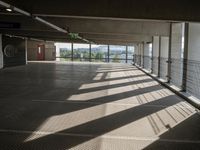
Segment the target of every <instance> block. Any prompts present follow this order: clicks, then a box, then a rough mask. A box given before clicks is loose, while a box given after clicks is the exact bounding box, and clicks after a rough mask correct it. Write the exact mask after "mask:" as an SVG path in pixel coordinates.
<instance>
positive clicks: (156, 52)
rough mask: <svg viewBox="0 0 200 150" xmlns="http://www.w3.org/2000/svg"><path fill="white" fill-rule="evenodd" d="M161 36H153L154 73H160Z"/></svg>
mask: <svg viewBox="0 0 200 150" xmlns="http://www.w3.org/2000/svg"><path fill="white" fill-rule="evenodd" d="M159 43H160V42H159V36H154V37H153V44H152V45H153V50H152V57H153V61H152V68H153V74H155V75H158V68H159V67H158V58H159Z"/></svg>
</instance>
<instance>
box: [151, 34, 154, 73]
mask: <svg viewBox="0 0 200 150" xmlns="http://www.w3.org/2000/svg"><path fill="white" fill-rule="evenodd" d="M153 57H154V37H152V51H151V73H153V63H154V62H153V61H154V60H153Z"/></svg>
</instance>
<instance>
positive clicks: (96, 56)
mask: <svg viewBox="0 0 200 150" xmlns="http://www.w3.org/2000/svg"><path fill="white" fill-rule="evenodd" d="M91 59H92V61H93V62H108V46H107V45H91Z"/></svg>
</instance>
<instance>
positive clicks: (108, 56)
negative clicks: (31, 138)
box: [108, 45, 110, 62]
mask: <svg viewBox="0 0 200 150" xmlns="http://www.w3.org/2000/svg"><path fill="white" fill-rule="evenodd" d="M108 62H110V45H108Z"/></svg>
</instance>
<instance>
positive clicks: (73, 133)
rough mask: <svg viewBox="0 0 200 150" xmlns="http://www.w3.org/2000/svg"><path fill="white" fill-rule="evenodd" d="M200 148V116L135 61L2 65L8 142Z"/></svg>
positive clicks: (87, 148) (39, 149)
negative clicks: (9, 66)
mask: <svg viewBox="0 0 200 150" xmlns="http://www.w3.org/2000/svg"><path fill="white" fill-rule="evenodd" d="M137 149H144V150H150V149H152V150H156V149H169V150H173V149H176V150H177V149H180V150H186V149H187V150H193V149H194V150H199V149H200V116H199V114H198V113H197V112H196V110H195V108H193V107H192V106H190V105H189V104H188V103H187V102H185V101H184V100H182V99H181V98H179V97H178V96H176V95H175V94H173V93H172V92H170V91H169V90H168V89H166V88H164V87H162V86H160V85H159V84H158V83H157V82H155V81H154V80H152V79H151V78H150V77H148V76H147V75H145V74H144V73H143V72H141V71H139V70H138V69H136V68H135V67H133V66H131V65H124V64H94V63H91V64H90V63H55V62H46V63H45V62H44V63H41V62H35V63H29V65H27V66H21V67H14V68H7V69H4V70H0V150H137Z"/></svg>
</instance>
